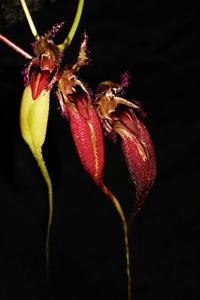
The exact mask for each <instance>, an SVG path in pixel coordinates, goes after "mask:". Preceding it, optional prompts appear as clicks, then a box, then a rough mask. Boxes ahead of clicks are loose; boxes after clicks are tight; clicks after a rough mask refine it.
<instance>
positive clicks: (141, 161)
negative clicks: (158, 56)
mask: <svg viewBox="0 0 200 300" xmlns="http://www.w3.org/2000/svg"><path fill="white" fill-rule="evenodd" d="M125 78H126V75H125V76H124V77H123V83H121V84H116V83H113V82H110V81H106V82H103V83H102V84H100V85H99V87H98V90H97V95H96V98H95V105H96V108H97V113H98V115H99V117H100V119H101V121H102V124H103V127H104V129H105V131H106V132H107V133H108V134H110V135H113V134H118V135H119V136H120V138H121V143H122V150H123V153H124V156H125V159H126V162H127V165H128V169H129V172H130V175H131V178H132V180H133V182H134V184H135V188H136V201H135V204H134V209H133V215H132V219H133V218H134V217H135V215H136V214H137V212H138V211H139V210H140V208H141V206H142V204H143V202H144V199H145V198H146V196H147V194H148V192H149V190H150V188H151V187H152V185H153V183H154V180H155V176H156V158H155V151H154V146H153V143H152V140H151V137H150V135H149V133H148V130H147V129H146V127H145V125H144V124H143V123H142V121H141V120H140V119H139V117H138V116H137V115H136V113H137V114H138V115H143V112H142V110H141V108H140V106H139V104H138V102H130V101H128V100H126V99H124V98H122V97H119V96H118V94H120V93H122V92H123V88H124V86H126V85H127V81H128V79H127V81H126V80H125Z"/></svg>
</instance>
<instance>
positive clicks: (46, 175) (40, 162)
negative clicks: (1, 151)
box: [31, 147, 53, 276]
mask: <svg viewBox="0 0 200 300" xmlns="http://www.w3.org/2000/svg"><path fill="white" fill-rule="evenodd" d="M31 151H32V153H33V156H34V157H35V159H36V161H37V163H38V166H39V168H40V170H41V173H42V175H43V177H44V180H45V181H46V184H47V188H48V196H49V216H48V224H47V235H46V242H45V253H46V262H47V276H48V271H49V241H50V232H51V224H52V217H53V189H52V183H51V178H50V176H49V173H48V170H47V167H46V165H45V162H44V159H43V155H42V149H41V148H40V149H33V148H32V147H31Z"/></svg>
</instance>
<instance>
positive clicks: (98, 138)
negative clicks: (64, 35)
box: [57, 34, 104, 186]
mask: <svg viewBox="0 0 200 300" xmlns="http://www.w3.org/2000/svg"><path fill="white" fill-rule="evenodd" d="M86 44H87V36H86V34H85V37H84V40H83V42H82V44H81V48H80V52H79V56H78V60H77V62H76V63H75V64H74V65H72V66H70V65H68V66H66V67H65V68H64V70H63V72H62V73H61V75H60V79H59V82H58V92H57V97H58V100H59V102H60V106H61V109H62V114H63V115H64V116H65V117H67V118H68V119H69V122H70V128H71V133H72V137H73V140H74V143H75V146H76V149H77V152H78V155H79V158H80V161H81V163H82V165H83V167H84V169H85V170H86V172H87V173H88V174H89V175H90V176H91V177H92V179H93V180H94V182H95V183H96V184H97V185H99V186H100V185H101V183H102V176H103V167H104V144H103V134H102V128H101V124H100V121H99V118H98V116H97V113H96V111H95V109H94V107H93V104H92V100H91V97H90V93H89V92H88V90H87V88H86V86H85V85H84V84H83V83H82V82H81V81H80V80H79V79H78V78H77V77H76V76H75V74H74V73H75V72H76V71H78V69H79V68H80V67H81V66H83V65H86V64H87V63H88V58H87V53H86V52H87V49H86V48H87V46H86Z"/></svg>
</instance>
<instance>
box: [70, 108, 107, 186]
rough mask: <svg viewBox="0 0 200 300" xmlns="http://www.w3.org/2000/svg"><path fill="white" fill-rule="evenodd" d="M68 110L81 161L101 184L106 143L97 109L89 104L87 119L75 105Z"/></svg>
mask: <svg viewBox="0 0 200 300" xmlns="http://www.w3.org/2000/svg"><path fill="white" fill-rule="evenodd" d="M67 112H68V115H69V121H70V127H71V132H72V136H73V140H74V143H75V145H76V149H77V152H78V155H79V158H80V160H81V163H82V165H83V167H84V169H85V170H86V172H87V173H88V174H89V175H90V176H91V177H92V179H93V180H94V181H95V183H96V184H97V185H100V184H101V182H102V176H103V168H104V143H103V134H102V129H101V125H100V121H99V119H98V117H97V114H96V111H95V110H94V108H93V106H92V104H89V105H88V114H89V119H86V118H84V115H83V114H81V113H80V112H79V111H78V110H77V108H76V106H75V105H71V104H69V105H68V106H67Z"/></svg>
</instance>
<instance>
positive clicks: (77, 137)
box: [57, 34, 131, 300]
mask: <svg viewBox="0 0 200 300" xmlns="http://www.w3.org/2000/svg"><path fill="white" fill-rule="evenodd" d="M87 39H88V37H87V35H86V34H85V35H84V39H83V42H82V44H81V47H80V51H79V56H78V59H77V62H76V63H75V64H74V65H68V66H66V67H65V68H64V69H63V71H62V72H61V74H60V78H59V81H58V91H57V98H58V100H59V103H60V107H61V111H62V115H63V116H64V117H66V118H67V119H68V120H69V123H70V128H71V133H72V137H73V140H74V144H75V146H76V149H77V153H78V156H79V158H80V161H81V163H82V165H83V168H84V169H85V171H86V172H87V173H88V174H89V175H90V177H91V178H92V180H93V181H94V182H95V183H96V185H97V186H98V187H99V188H100V189H101V191H102V192H103V193H104V194H105V195H106V196H108V198H110V200H111V201H112V203H113V205H114V206H115V208H116V210H117V212H118V214H119V216H120V218H121V221H122V225H123V230H124V243H125V252H126V273H127V280H128V300H131V274H130V257H129V240H128V228H127V221H126V218H125V215H124V212H123V210H122V208H121V205H120V203H119V201H118V200H117V198H116V197H115V196H114V195H113V193H112V192H111V191H110V190H109V188H108V187H107V186H106V185H105V183H104V181H103V170H104V142H103V132H102V127H101V123H100V120H99V117H98V115H97V113H96V110H95V107H94V105H93V100H92V97H91V93H90V91H89V90H88V89H87V87H86V85H85V84H84V83H83V82H81V81H80V80H79V79H78V78H77V76H76V75H75V73H76V72H77V71H78V70H79V68H80V67H82V66H84V65H87V64H88V61H89V59H88V56H87Z"/></svg>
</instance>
